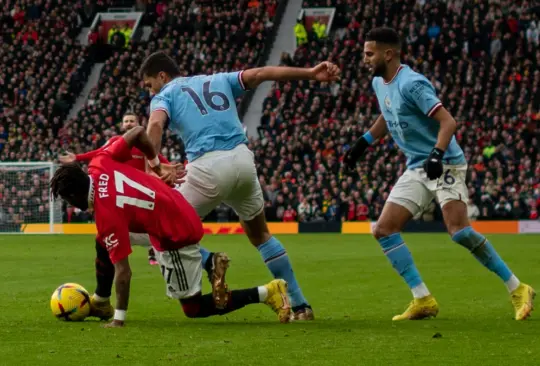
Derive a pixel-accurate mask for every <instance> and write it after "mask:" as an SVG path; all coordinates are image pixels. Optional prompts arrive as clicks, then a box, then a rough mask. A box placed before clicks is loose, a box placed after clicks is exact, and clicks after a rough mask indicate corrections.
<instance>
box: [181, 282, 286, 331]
mask: <svg viewBox="0 0 540 366" xmlns="http://www.w3.org/2000/svg"><path fill="white" fill-rule="evenodd" d="M227 298H228V301H227V303H226V306H225V307H223V308H221V307H217V306H216V303H215V302H214V299H213V298H212V295H211V294H206V295H201V294H200V293H199V294H196V295H194V296H191V297H187V298H182V299H180V303H181V304H182V309H183V310H184V313H185V314H186V316H187V317H189V318H207V317H209V316H214V315H225V314H228V313H231V312H233V311H236V310H238V309H241V308H243V307H244V306H246V305H250V304H259V303H264V304H266V305H268V306H269V307H270V308H271V309H272V310H273V311H274V312H275V313H276V314H277V315H278V319H279V321H280V322H281V323H287V322H289V320H290V310H291V308H290V304H289V302H288V297H287V282H285V281H284V280H281V279H279V280H273V281H272V282H270V283H268V284H266V285H264V286H258V287H253V288H250V289H243V290H232V291H229V295H228V297H227Z"/></svg>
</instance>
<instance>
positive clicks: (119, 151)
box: [104, 137, 132, 163]
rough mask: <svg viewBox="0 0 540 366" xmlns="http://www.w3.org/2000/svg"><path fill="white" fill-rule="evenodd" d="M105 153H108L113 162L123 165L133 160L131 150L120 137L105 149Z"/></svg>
mask: <svg viewBox="0 0 540 366" xmlns="http://www.w3.org/2000/svg"><path fill="white" fill-rule="evenodd" d="M104 151H106V152H107V154H108V155H109V156H110V157H111V158H112V159H113V160H116V161H119V162H121V163H123V162H126V161H128V160H131V159H132V156H131V149H130V147H129V146H128V144H127V142H126V140H125V139H124V138H123V137H120V138H119V139H117V140H115V141H114V142H113V143H110V144H109V145H108V146H107V147H105V149H104Z"/></svg>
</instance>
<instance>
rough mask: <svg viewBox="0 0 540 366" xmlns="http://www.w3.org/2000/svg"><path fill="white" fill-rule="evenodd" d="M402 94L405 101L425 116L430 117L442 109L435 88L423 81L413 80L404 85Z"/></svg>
mask: <svg viewBox="0 0 540 366" xmlns="http://www.w3.org/2000/svg"><path fill="white" fill-rule="evenodd" d="M401 92H402V94H403V95H404V97H405V99H407V100H408V101H409V102H410V103H412V104H414V105H415V106H416V107H418V109H420V110H421V111H422V113H424V114H425V115H426V116H428V117H431V116H433V115H434V114H435V112H436V111H437V110H438V109H439V108H440V107H442V103H441V101H440V100H439V98H438V97H437V94H436V93H435V88H434V87H433V85H431V83H430V82H429V81H427V80H425V79H413V80H411V81H407V82H406V83H404V85H403V87H402V89H401Z"/></svg>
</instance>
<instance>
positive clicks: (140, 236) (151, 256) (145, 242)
mask: <svg viewBox="0 0 540 366" xmlns="http://www.w3.org/2000/svg"><path fill="white" fill-rule="evenodd" d="M129 242H130V243H131V245H140V246H142V247H145V248H148V263H149V264H150V265H152V266H155V265H156V264H157V262H156V257H155V253H154V248H153V247H152V244H151V243H150V237H149V235H148V234H145V233H129Z"/></svg>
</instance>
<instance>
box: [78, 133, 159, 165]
mask: <svg viewBox="0 0 540 366" xmlns="http://www.w3.org/2000/svg"><path fill="white" fill-rule="evenodd" d="M120 138H122V136H113V137H111V138H110V139H109V140H108V141H107V142H106V143H105V145H103V146H102V147H100V148H99V149H96V150H92V151H89V152H87V153H84V154H77V155H76V159H77V161H90V160H92V159H93V158H95V157H96V156H97V155H98V154H99V153H100V152H102V151H103V150H105V149H106V148H107V147H108V146H109V145H110V144H112V143H113V142H115V141H118V139H120ZM158 157H159V161H160V162H162V163H163V164H169V161H168V160H167V159H166V158H165V157H164V156H163V155H161V154H159V155H158ZM124 164H127V165H129V166H132V167H134V168H135V169H137V170H141V171H143V172H144V171H146V166H145V165H146V164H145V161H144V154H143V153H142V152H141V150H139V149H137V148H136V147H133V148H131V159H129V160H127V161H125V162H124Z"/></svg>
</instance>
